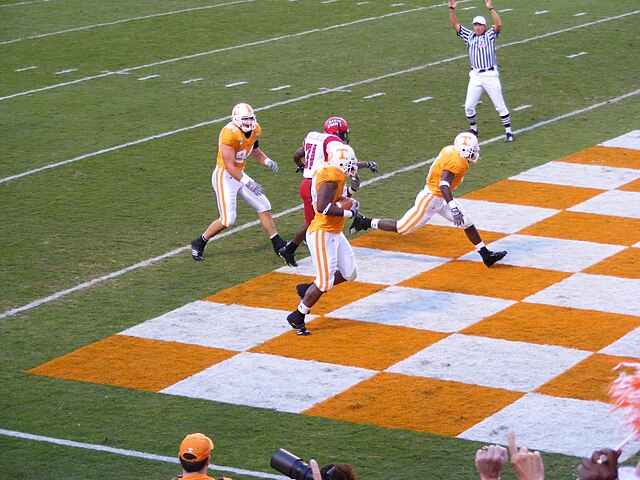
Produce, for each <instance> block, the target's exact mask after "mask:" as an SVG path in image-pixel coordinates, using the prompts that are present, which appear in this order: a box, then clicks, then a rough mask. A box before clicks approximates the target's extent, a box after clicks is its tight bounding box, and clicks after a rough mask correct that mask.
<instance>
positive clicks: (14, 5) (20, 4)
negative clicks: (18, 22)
mask: <svg viewBox="0 0 640 480" xmlns="http://www.w3.org/2000/svg"><path fill="white" fill-rule="evenodd" d="M48 1H49V0H33V1H31V2H19V3H5V4H3V5H0V8H2V7H18V6H22V5H30V4H32V3H44V2H48Z"/></svg>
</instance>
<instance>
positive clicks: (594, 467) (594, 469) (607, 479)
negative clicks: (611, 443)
mask: <svg viewBox="0 0 640 480" xmlns="http://www.w3.org/2000/svg"><path fill="white" fill-rule="evenodd" d="M621 453H622V452H621V451H616V450H612V449H610V448H603V449H602V450H595V451H594V452H593V453H592V454H591V457H590V458H587V457H585V458H583V459H582V465H580V466H579V467H578V478H579V479H580V480H615V479H617V478H618V457H619V456H620V454H621Z"/></svg>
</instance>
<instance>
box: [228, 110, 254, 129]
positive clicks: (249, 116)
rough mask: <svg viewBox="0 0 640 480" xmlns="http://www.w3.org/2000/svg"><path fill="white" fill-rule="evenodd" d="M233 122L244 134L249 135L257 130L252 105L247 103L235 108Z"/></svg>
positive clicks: (232, 115)
mask: <svg viewBox="0 0 640 480" xmlns="http://www.w3.org/2000/svg"><path fill="white" fill-rule="evenodd" d="M231 121H232V122H233V123H235V124H236V125H237V126H238V127H239V128H240V130H242V131H243V132H244V133H249V132H250V131H251V130H255V129H256V124H257V121H256V114H255V113H254V112H253V108H251V105H248V104H246V103H239V104H237V105H236V106H235V107H233V111H232V112H231Z"/></svg>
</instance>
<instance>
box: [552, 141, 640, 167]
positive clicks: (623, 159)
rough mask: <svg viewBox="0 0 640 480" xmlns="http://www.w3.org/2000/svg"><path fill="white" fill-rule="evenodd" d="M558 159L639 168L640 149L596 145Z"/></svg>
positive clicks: (587, 163)
mask: <svg viewBox="0 0 640 480" xmlns="http://www.w3.org/2000/svg"><path fill="white" fill-rule="evenodd" d="M559 161H560V162H569V163H582V164H586V165H604V166H607V167H618V168H635V169H640V150H634V149H628V148H613V147H603V146H596V147H591V148H587V149H585V150H582V151H581V152H576V153H574V154H571V155H569V156H567V157H564V158H561V159H560V160H559Z"/></svg>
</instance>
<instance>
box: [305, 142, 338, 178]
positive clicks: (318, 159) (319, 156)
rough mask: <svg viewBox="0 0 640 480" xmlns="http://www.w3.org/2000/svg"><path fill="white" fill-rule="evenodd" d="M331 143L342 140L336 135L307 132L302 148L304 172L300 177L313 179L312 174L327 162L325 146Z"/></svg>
mask: <svg viewBox="0 0 640 480" xmlns="http://www.w3.org/2000/svg"><path fill="white" fill-rule="evenodd" d="M331 142H340V143H341V144H342V140H340V137H338V136H337V135H332V134H330V133H320V132H309V133H307V136H306V137H304V142H302V147H303V148H304V170H303V172H302V176H303V177H304V178H313V172H314V171H316V170H317V169H318V168H320V167H321V166H322V165H323V164H325V163H326V162H327V159H328V157H327V146H328V145H329V144H330V143H331Z"/></svg>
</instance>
